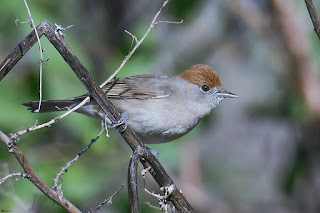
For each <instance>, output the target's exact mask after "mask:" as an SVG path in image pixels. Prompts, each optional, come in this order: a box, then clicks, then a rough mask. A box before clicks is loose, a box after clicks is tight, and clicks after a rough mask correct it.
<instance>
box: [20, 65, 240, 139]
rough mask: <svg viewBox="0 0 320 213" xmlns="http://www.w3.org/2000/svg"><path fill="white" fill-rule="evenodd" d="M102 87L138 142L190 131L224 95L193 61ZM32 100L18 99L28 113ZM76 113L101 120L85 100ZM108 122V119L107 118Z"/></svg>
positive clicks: (48, 107) (54, 103) (213, 76)
mask: <svg viewBox="0 0 320 213" xmlns="http://www.w3.org/2000/svg"><path fill="white" fill-rule="evenodd" d="M102 90H103V91H104V92H105V93H106V96H107V97H108V98H109V99H110V101H111V102H112V103H113V104H114V106H115V107H116V108H117V109H118V110H119V111H120V112H123V113H126V114H127V115H128V125H129V126H130V127H131V128H132V130H133V131H135V132H136V133H137V134H138V136H139V137H140V138H141V140H142V142H144V143H165V142H169V141H172V140H175V139H177V138H179V137H181V136H183V135H185V134H186V133H188V132H189V131H190V130H191V129H193V128H194V127H195V126H196V125H197V124H198V122H199V120H200V119H201V118H202V117H204V116H205V115H207V114H209V113H210V112H211V110H212V109H214V108H215V107H216V106H217V105H218V104H219V103H220V102H221V101H222V100H223V99H224V98H236V97H238V96H237V95H235V94H233V93H230V92H227V91H226V90H225V89H224V88H223V86H222V84H221V81H220V78H219V75H218V74H217V73H216V72H215V71H214V69H213V68H211V67H209V66H207V65H201V64H198V65H194V66H192V67H191V68H190V70H187V71H184V72H183V73H181V74H180V75H177V76H164V75H151V74H149V75H137V76H131V77H125V78H118V79H115V80H113V81H112V82H110V83H108V84H107V85H105V86H104V87H103V88H102ZM85 97H87V94H85V95H82V96H78V97H74V98H69V99H62V100H45V101H42V104H41V109H40V112H52V111H60V110H68V109H71V108H73V107H75V106H76V105H77V104H79V103H80V102H81V101H82V100H83V99H84V98H85ZM38 104H39V102H38V101H33V102H29V103H24V104H23V105H25V106H27V107H29V108H28V109H29V110H31V111H32V112H34V111H35V110H36V109H37V108H38ZM76 112H79V113H82V114H85V115H87V116H90V117H95V118H98V119H101V120H105V113H104V112H103V110H102V109H101V108H100V106H99V105H98V104H97V103H96V102H95V101H94V100H91V101H90V102H89V103H87V104H86V105H84V106H82V107H80V108H79V109H78V110H77V111H76ZM107 122H108V123H109V124H110V121H109V120H108V119H107Z"/></svg>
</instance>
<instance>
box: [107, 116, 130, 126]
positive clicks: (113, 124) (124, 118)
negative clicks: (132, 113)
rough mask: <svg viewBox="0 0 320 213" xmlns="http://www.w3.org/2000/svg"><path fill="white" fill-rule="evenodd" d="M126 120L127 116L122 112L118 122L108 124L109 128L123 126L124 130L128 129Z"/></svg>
mask: <svg viewBox="0 0 320 213" xmlns="http://www.w3.org/2000/svg"><path fill="white" fill-rule="evenodd" d="M128 119H129V117H128V114H127V113H125V112H123V113H121V118H120V119H119V120H118V121H116V122H113V123H112V124H110V125H109V127H110V128H116V127H118V126H120V125H122V124H124V130H126V129H127V127H128Z"/></svg>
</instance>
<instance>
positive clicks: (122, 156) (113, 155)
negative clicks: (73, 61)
mask: <svg viewBox="0 0 320 213" xmlns="http://www.w3.org/2000/svg"><path fill="white" fill-rule="evenodd" d="M28 2H29V7H30V10H31V12H32V16H33V18H34V21H35V23H36V25H38V24H39V23H40V22H41V21H42V20H44V19H48V20H49V21H51V22H52V23H57V24H59V25H62V26H63V27H66V26H69V25H74V26H73V27H72V28H70V29H68V30H67V31H65V32H64V34H65V39H66V41H67V43H68V44H69V46H70V47H71V48H72V50H73V51H74V52H75V54H76V55H77V56H78V57H79V58H80V61H81V62H82V63H83V64H84V65H85V66H86V68H87V69H88V70H89V71H90V73H91V74H92V75H93V76H94V78H95V80H96V81H97V82H98V83H101V82H103V81H104V80H105V79H107V78H108V76H109V75H110V74H112V73H113V72H114V71H115V70H116V69H117V68H118V66H119V65H120V63H121V62H122V60H123V59H124V57H125V56H126V55H127V54H128V52H129V50H130V47H131V42H132V38H131V37H130V36H129V35H128V34H126V33H125V32H124V30H125V29H126V30H128V31H130V32H131V33H132V34H134V35H136V36H137V37H138V39H139V38H141V36H142V35H143V34H144V33H145V31H146V30H147V28H148V27H149V24H150V22H151V20H152V19H153V17H154V15H155V14H156V12H157V11H158V9H159V8H160V6H161V5H162V3H163V1H148V0H126V1H125V0H118V1H116V0H112V1H103V0H82V1H76V0H64V1H62V0H56V1H41V0H33V1H31V0H30V1H28ZM314 3H315V6H316V8H317V10H318V12H319V13H320V3H319V1H314ZM0 14H1V18H0V61H3V60H4V59H5V58H6V57H7V55H8V54H9V53H10V52H11V50H12V49H13V48H14V47H15V46H16V45H17V44H18V43H19V42H20V41H21V40H22V39H23V38H24V37H25V36H26V35H27V34H28V33H29V32H30V31H31V28H30V26H29V25H28V24H17V25H16V24H15V20H16V19H19V20H20V21H27V20H28V14H27V10H26V8H25V6H24V3H23V1H17V0H15V1H9V0H4V1H1V6H0ZM181 19H183V20H184V22H183V24H180V25H176V24H164V23H162V24H159V25H157V26H156V27H155V28H154V29H153V30H152V32H151V33H150V35H149V36H148V37H147V39H146V40H145V41H144V42H143V44H142V46H141V47H140V48H139V49H138V50H137V51H136V53H135V54H134V56H133V57H132V58H131V59H130V61H129V62H128V63H127V64H126V65H125V67H124V68H123V69H122V71H121V72H120V73H119V75H118V77H122V76H130V75H138V74H145V73H156V74H165V75H175V74H179V73H181V72H182V71H184V70H187V69H188V68H189V67H190V66H191V65H193V64H198V63H202V64H208V65H210V66H213V67H214V68H215V69H216V71H217V72H218V73H219V75H220V78H221V80H222V82H223V84H224V86H225V88H226V89H227V90H229V91H230V92H233V93H235V94H237V95H239V98H237V99H232V100H231V99H230V100H225V101H223V102H222V103H221V104H220V105H219V106H218V107H217V109H215V110H214V111H213V112H212V113H211V114H210V115H209V116H207V117H206V118H205V119H203V120H202V121H201V122H200V124H199V125H198V126H197V127H196V128H195V129H194V130H192V131H191V132H190V133H189V134H187V135H186V136H184V137H182V138H181V139H179V140H177V141H175V142H172V143H167V144H160V145H150V146H149V147H150V148H152V149H155V150H157V151H158V152H159V153H160V156H159V160H160V162H161V163H162V165H163V166H164V168H165V169H166V170H167V172H168V173H169V174H170V176H171V177H172V178H173V180H174V181H175V182H176V184H177V185H178V186H179V188H180V189H182V192H183V193H184V195H185V196H186V198H187V199H188V201H189V202H190V203H191V204H192V206H193V207H194V208H195V209H196V212H203V213H206V212H223V213H234V212H237V213H247V212H249V213H251V212H252V213H255V212H266V213H267V212H279V213H287V212H308V213H309V212H310V213H312V212H320V155H319V154H320V153H319V152H320V122H319V118H320V84H319V81H320V71H319V70H320V69H319V68H320V60H319V56H320V41H319V39H318V37H317V36H316V34H315V33H314V31H313V25H312V23H311V20H310V17H309V14H308V13H307V9H306V7H305V4H304V1H290V0H270V1H269V0H198V1H193V0H171V1H170V2H169V4H168V5H167V7H166V8H165V9H164V11H163V12H162V13H161V15H160V18H159V20H169V21H180V20H181ZM41 42H42V44H43V46H44V48H45V52H44V57H45V59H47V58H49V61H48V64H47V65H46V66H44V73H43V96H44V99H56V98H69V97H72V96H77V95H82V94H84V93H86V90H85V88H84V87H83V86H82V84H81V83H80V82H79V80H78V79H77V77H76V76H75V75H74V74H73V72H72V71H71V69H70V68H69V67H68V66H67V65H66V63H65V62H64V61H63V59H62V57H61V56H60V55H59V54H58V53H57V52H56V51H55V49H54V48H53V47H52V46H51V44H50V43H49V42H48V41H47V40H46V39H45V37H43V38H42V39H41ZM39 60H40V54H39V48H38V45H35V46H34V47H33V48H32V49H31V50H30V51H29V52H28V53H27V54H26V55H25V56H24V57H23V58H22V60H21V61H19V62H18V63H17V65H16V66H15V67H14V68H13V69H12V71H11V72H10V73H9V74H8V75H7V76H6V77H5V78H4V79H3V80H2V81H1V82H0V98H1V99H0V129H1V131H3V132H5V133H6V134H10V133H14V132H15V131H17V130H21V129H25V128H27V127H30V126H32V125H33V124H34V123H35V121H36V120H39V123H43V122H46V121H49V120H50V119H51V118H53V117H55V116H57V115H59V114H61V113H48V114H36V113H33V114H32V113H30V112H29V111H27V110H26V108H25V107H24V106H22V105H21V104H22V103H24V102H29V101H33V100H38V98H39V63H38V62H39ZM100 129H101V126H100V122H99V121H98V120H94V119H92V118H89V117H86V116H83V115H80V114H76V113H73V114H72V115H70V116H68V117H67V118H65V119H63V120H62V121H59V122H58V123H56V124H55V125H53V126H52V127H51V128H45V129H41V130H38V131H35V132H32V133H29V134H26V135H24V136H22V137H21V138H20V141H19V143H18V145H19V147H20V148H21V149H22V151H23V152H24V154H25V156H26V158H27V159H28V160H29V162H30V163H31V165H32V166H33V167H34V169H35V171H36V172H37V173H38V174H39V176H40V177H41V178H42V179H43V180H44V181H45V182H46V183H47V184H48V185H49V186H53V178H54V177H55V175H56V174H57V173H58V172H59V171H60V168H61V167H62V166H64V165H65V163H66V162H67V161H69V160H71V159H73V158H74V157H75V156H76V155H77V154H78V153H79V152H80V151H81V150H82V149H83V148H85V147H86V146H87V145H88V144H89V143H90V141H91V139H92V138H95V137H96V135H97V134H98V133H99V132H100ZM110 135H111V137H109V138H108V137H106V136H105V135H103V136H102V137H101V138H100V139H99V140H98V141H97V142H96V143H95V144H94V145H93V146H92V148H91V149H90V150H89V151H87V152H86V154H84V155H83V156H81V157H80V159H79V161H78V162H76V163H75V164H74V165H73V166H72V167H71V168H69V170H68V172H67V174H66V175H64V176H63V178H64V181H63V182H61V183H62V189H63V192H64V196H65V197H66V198H67V199H68V200H70V201H71V202H72V203H74V204H75V205H76V206H77V207H78V208H80V209H81V210H82V211H86V212H87V211H90V209H94V208H95V207H96V206H98V205H99V204H100V203H101V202H102V201H103V200H104V199H106V198H108V197H109V196H110V195H111V194H113V193H114V192H115V191H116V190H117V189H118V188H120V187H121V185H122V184H125V187H124V188H123V190H122V191H121V192H120V193H119V194H118V195H117V196H116V197H114V199H113V204H112V205H111V206H104V207H102V209H101V210H99V211H98V212H115V213H118V212H119V213H121V212H129V202H128V196H127V187H126V180H127V166H128V162H129V157H130V155H131V150H130V148H129V147H128V146H127V145H126V143H125V142H124V140H123V139H122V138H121V137H120V136H119V134H118V133H117V132H116V131H115V130H110ZM17 171H22V169H21V167H20V165H19V164H18V163H17V161H16V159H15V158H14V156H13V155H12V154H11V153H8V150H7V148H6V147H5V146H4V145H3V144H0V177H4V176H5V175H6V174H8V173H12V172H17ZM138 181H139V190H140V194H139V196H140V202H141V207H142V212H159V210H154V209H153V208H151V207H149V206H148V205H147V204H146V202H150V203H151V204H152V205H155V206H157V200H156V199H155V198H154V197H151V196H150V195H148V194H146V193H145V192H144V190H143V189H144V183H143V181H142V179H141V178H140V179H139V180H138ZM145 187H146V188H147V189H148V190H149V191H152V190H154V191H156V192H158V191H159V190H158V187H157V185H156V184H155V182H154V181H153V180H152V178H151V177H150V175H147V179H146V182H145ZM0 209H1V211H11V212H27V211H29V212H44V211H45V212H64V210H63V209H62V208H61V207H59V206H58V205H57V204H54V203H53V202H52V201H51V200H49V199H48V198H47V197H45V196H44V195H42V193H41V192H40V191H39V190H38V189H37V188H36V187H35V186H33V185H32V184H31V183H30V182H29V181H28V180H24V179H21V180H19V181H18V182H17V183H16V184H14V185H13V180H12V181H7V182H6V183H5V184H2V185H1V186H0Z"/></svg>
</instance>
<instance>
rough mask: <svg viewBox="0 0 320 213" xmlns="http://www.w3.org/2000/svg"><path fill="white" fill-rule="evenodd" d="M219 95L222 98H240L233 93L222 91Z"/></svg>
mask: <svg viewBox="0 0 320 213" xmlns="http://www.w3.org/2000/svg"><path fill="white" fill-rule="evenodd" d="M218 95H219V96H220V97H222V98H238V97H239V96H237V95H236V94H233V93H231V92H228V91H226V90H222V91H220V92H218Z"/></svg>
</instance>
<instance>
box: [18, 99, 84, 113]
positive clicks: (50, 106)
mask: <svg viewBox="0 0 320 213" xmlns="http://www.w3.org/2000/svg"><path fill="white" fill-rule="evenodd" d="M80 102H81V100H80V101H78V100H74V99H64V100H63V99H61V100H44V101H41V107H40V112H54V111H60V110H61V111H64V110H68V108H70V107H73V106H74V105H75V104H77V103H80ZM23 105H25V106H27V107H28V110H31V111H32V112H35V110H37V109H38V106H39V101H32V102H28V103H23Z"/></svg>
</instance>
